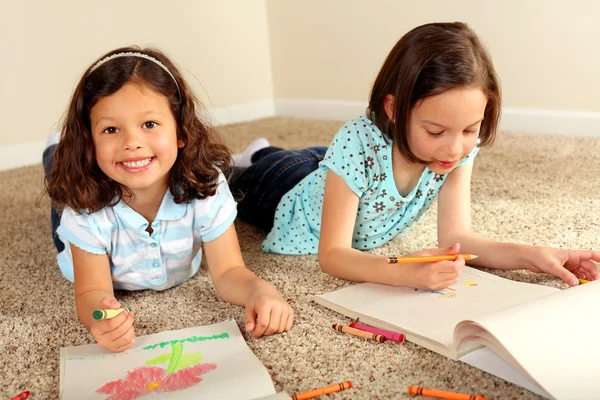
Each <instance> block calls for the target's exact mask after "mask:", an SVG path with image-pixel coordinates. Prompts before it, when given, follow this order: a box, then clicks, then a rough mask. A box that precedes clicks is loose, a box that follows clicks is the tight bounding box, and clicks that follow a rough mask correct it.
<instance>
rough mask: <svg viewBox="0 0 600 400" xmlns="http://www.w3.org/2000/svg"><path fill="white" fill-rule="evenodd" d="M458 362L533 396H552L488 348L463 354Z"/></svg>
mask: <svg viewBox="0 0 600 400" xmlns="http://www.w3.org/2000/svg"><path fill="white" fill-rule="evenodd" d="M459 361H462V362H464V363H465V364H469V365H471V366H473V367H475V368H479V369H480V370H482V371H485V372H487V373H489V374H492V375H495V376H497V377H498V378H500V379H504V380H505V381H508V382H511V383H514V384H515V385H517V386H521V387H522V388H525V389H527V390H529V391H531V392H533V393H535V394H539V395H540V396H542V397H545V398H547V399H551V398H552V396H550V395H549V394H548V393H547V392H546V391H545V390H544V389H542V388H541V387H539V386H538V385H537V384H536V383H533V382H532V381H531V380H530V379H531V378H529V377H526V376H524V375H523V374H522V373H521V372H520V371H517V370H516V369H514V368H513V366H512V365H510V364H509V363H508V362H507V361H506V360H504V359H503V358H502V357H500V356H499V355H498V354H496V353H494V352H493V351H492V350H490V349H488V348H485V347H484V348H481V349H478V350H475V351H472V352H470V353H468V354H465V355H464V356H462V357H461V358H459Z"/></svg>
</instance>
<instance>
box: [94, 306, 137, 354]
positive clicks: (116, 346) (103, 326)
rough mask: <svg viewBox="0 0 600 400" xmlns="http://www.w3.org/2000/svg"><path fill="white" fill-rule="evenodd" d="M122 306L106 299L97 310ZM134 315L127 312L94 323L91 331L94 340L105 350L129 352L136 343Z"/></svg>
mask: <svg viewBox="0 0 600 400" xmlns="http://www.w3.org/2000/svg"><path fill="white" fill-rule="evenodd" d="M120 307H121V305H120V304H119V302H118V301H117V300H116V299H115V298H112V297H104V298H102V300H100V303H99V304H98V307H97V309H98V310H107V309H118V308H120ZM133 317H134V315H133V313H132V312H128V311H127V310H124V311H122V312H121V313H120V314H119V315H117V316H116V317H114V318H111V319H101V320H99V321H93V322H92V324H91V326H90V331H91V332H92V335H94V339H96V342H98V344H99V345H101V346H102V347H104V348H107V349H108V350H110V351H114V352H117V353H120V352H122V351H125V350H127V349H128V348H130V347H131V346H133V344H134V343H135V332H134V330H133Z"/></svg>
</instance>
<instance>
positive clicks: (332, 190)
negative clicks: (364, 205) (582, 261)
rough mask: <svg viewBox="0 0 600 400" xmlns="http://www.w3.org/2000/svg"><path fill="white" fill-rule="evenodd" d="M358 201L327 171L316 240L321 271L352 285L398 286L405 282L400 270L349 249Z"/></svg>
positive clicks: (340, 181)
mask: <svg viewBox="0 0 600 400" xmlns="http://www.w3.org/2000/svg"><path fill="white" fill-rule="evenodd" d="M358 202H359V198H358V196H357V195H356V194H355V193H354V192H353V191H352V190H351V189H350V188H349V187H348V185H347V184H346V182H344V180H343V179H342V178H341V177H339V176H338V175H336V174H335V173H334V172H332V171H328V172H327V178H326V181H325V195H324V199H323V216H322V220H321V237H320V239H319V264H320V265H321V270H322V271H323V272H326V273H328V274H329V275H332V276H335V277H338V278H342V279H347V280H351V281H355V282H375V283H387V284H395V285H402V284H403V282H405V281H406V276H405V275H406V274H403V273H402V271H403V268H398V266H397V265H392V264H387V263H386V262H385V257H381V256H374V255H372V254H367V253H363V252H361V251H359V250H356V249H353V248H352V232H353V231H354V221H355V220H356V214H357V212H358Z"/></svg>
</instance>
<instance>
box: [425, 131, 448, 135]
mask: <svg viewBox="0 0 600 400" xmlns="http://www.w3.org/2000/svg"><path fill="white" fill-rule="evenodd" d="M427 133H429V134H430V135H431V136H440V135H441V134H442V133H444V131H441V132H431V131H427Z"/></svg>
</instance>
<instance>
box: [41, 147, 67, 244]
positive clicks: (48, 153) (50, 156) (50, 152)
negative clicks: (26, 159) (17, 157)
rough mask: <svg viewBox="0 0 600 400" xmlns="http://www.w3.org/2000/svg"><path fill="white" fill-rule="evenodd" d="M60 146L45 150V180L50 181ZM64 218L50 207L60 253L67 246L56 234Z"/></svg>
mask: <svg viewBox="0 0 600 400" xmlns="http://www.w3.org/2000/svg"><path fill="white" fill-rule="evenodd" d="M57 146H58V145H56V144H53V145H52V146H49V147H47V148H46V150H44V154H43V155H42V164H43V165H44V178H45V179H46V180H48V175H49V174H50V170H51V169H52V165H53V164H54V153H56V147H57ZM61 216H62V212H60V211H57V210H56V208H54V206H51V207H50V221H51V223H52V239H53V240H54V245H55V246H56V250H58V252H59V253H60V252H62V251H63V250H64V249H65V245H64V243H63V242H61V240H60V239H59V238H58V235H57V234H56V229H58V226H59V225H60V217H61Z"/></svg>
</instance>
